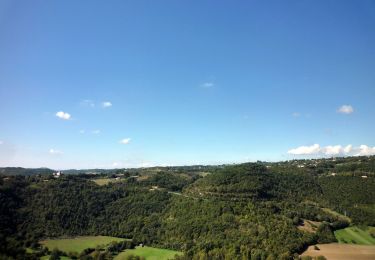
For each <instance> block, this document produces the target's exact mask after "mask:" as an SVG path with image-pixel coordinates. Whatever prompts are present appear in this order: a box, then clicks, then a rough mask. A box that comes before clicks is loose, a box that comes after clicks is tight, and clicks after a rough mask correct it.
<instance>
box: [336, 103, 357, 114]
mask: <svg viewBox="0 0 375 260" xmlns="http://www.w3.org/2000/svg"><path fill="white" fill-rule="evenodd" d="M337 112H338V113H341V114H347V115H349V114H351V113H353V112H354V109H353V107H352V106H351V105H342V106H341V107H339V109H337Z"/></svg>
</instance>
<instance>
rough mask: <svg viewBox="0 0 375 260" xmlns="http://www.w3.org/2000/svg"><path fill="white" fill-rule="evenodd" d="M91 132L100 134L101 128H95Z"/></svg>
mask: <svg viewBox="0 0 375 260" xmlns="http://www.w3.org/2000/svg"><path fill="white" fill-rule="evenodd" d="M91 133H92V134H94V135H98V134H100V130H99V129H96V130H93V131H92V132H91Z"/></svg>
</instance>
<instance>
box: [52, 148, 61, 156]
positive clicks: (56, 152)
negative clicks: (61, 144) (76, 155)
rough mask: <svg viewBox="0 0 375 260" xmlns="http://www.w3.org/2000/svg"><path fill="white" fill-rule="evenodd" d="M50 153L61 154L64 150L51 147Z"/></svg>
mask: <svg viewBox="0 0 375 260" xmlns="http://www.w3.org/2000/svg"><path fill="white" fill-rule="evenodd" d="M49 153H50V154H52V155H60V154H63V152H61V151H59V150H55V149H52V148H51V149H49Z"/></svg>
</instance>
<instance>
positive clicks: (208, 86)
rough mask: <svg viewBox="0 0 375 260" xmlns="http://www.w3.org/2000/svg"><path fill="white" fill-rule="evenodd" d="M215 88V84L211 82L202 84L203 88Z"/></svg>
mask: <svg viewBox="0 0 375 260" xmlns="http://www.w3.org/2000/svg"><path fill="white" fill-rule="evenodd" d="M214 86H215V83H213V82H211V81H209V82H205V83H203V84H201V87H202V88H213V87H214Z"/></svg>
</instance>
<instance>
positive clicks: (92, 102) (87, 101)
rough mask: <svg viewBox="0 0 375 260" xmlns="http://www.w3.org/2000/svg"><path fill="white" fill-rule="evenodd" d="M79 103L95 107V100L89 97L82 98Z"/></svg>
mask: <svg viewBox="0 0 375 260" xmlns="http://www.w3.org/2000/svg"><path fill="white" fill-rule="evenodd" d="M80 104H81V106H83V107H95V102H94V101H93V100H91V99H84V100H82V101H81V103H80Z"/></svg>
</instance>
